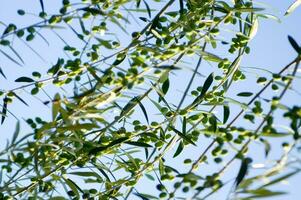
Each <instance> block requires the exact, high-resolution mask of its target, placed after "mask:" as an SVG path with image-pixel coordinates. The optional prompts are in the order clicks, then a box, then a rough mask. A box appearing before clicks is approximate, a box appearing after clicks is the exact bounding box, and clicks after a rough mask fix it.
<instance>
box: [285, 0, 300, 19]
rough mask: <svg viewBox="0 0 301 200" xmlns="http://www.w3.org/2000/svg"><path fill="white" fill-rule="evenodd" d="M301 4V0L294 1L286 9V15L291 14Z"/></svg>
mask: <svg viewBox="0 0 301 200" xmlns="http://www.w3.org/2000/svg"><path fill="white" fill-rule="evenodd" d="M300 5H301V0H296V1H295V2H294V3H292V4H291V5H290V6H289V7H288V9H287V10H286V12H285V14H284V15H289V14H291V13H292V12H293V11H294V10H295V9H296V8H297V7H298V6H300Z"/></svg>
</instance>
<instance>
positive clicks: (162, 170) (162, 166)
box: [159, 158, 165, 176]
mask: <svg viewBox="0 0 301 200" xmlns="http://www.w3.org/2000/svg"><path fill="white" fill-rule="evenodd" d="M159 173H160V175H161V176H162V175H163V174H165V170H164V163H163V160H162V158H160V159H159Z"/></svg>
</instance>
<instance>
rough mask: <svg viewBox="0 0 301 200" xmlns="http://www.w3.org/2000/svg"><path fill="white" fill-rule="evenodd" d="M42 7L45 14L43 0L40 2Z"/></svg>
mask: <svg viewBox="0 0 301 200" xmlns="http://www.w3.org/2000/svg"><path fill="white" fill-rule="evenodd" d="M40 5H41V9H42V12H45V8H44V2H43V0H40Z"/></svg>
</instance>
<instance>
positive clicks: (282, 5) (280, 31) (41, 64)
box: [0, 0, 301, 200]
mask: <svg viewBox="0 0 301 200" xmlns="http://www.w3.org/2000/svg"><path fill="white" fill-rule="evenodd" d="M44 2H45V8H46V10H47V11H49V12H51V11H54V10H55V8H57V6H58V5H60V2H61V1H50V0H48V1H47V0H45V1H44ZM292 2H293V1H288V0H276V1H275V0H267V1H260V5H259V6H262V5H263V6H264V7H267V8H268V9H267V10H266V11H265V13H269V14H273V15H275V16H277V17H279V18H280V20H281V23H279V22H277V21H275V20H270V19H262V18H261V19H260V24H259V29H258V32H257V35H256V36H255V38H254V39H253V40H252V42H251V45H250V46H251V53H250V54H249V55H247V56H245V57H244V59H243V62H242V66H244V67H260V68H264V69H267V70H270V71H273V72H278V71H279V70H280V69H281V68H283V66H285V65H286V64H287V63H289V62H290V61H292V60H293V59H294V58H295V56H296V53H295V51H294V50H293V48H292V47H291V45H290V44H289V42H288V40H287V36H288V35H291V36H293V37H294V38H295V39H296V41H298V42H299V44H301V28H300V21H301V8H298V9H297V10H296V11H295V12H294V13H292V14H291V15H289V16H287V17H284V13H285V11H286V9H287V8H288V7H289V5H290V4H291V3H292ZM18 8H22V9H24V10H26V11H29V12H31V13H39V12H40V5H39V1H38V0H31V1H26V2H25V1H20V0H11V1H4V2H2V5H1V7H0V21H1V22H10V21H11V22H16V23H18V24H20V27H22V26H24V25H28V23H29V22H30V20H34V21H36V20H37V19H38V18H37V17H35V16H34V15H30V14H29V15H27V16H26V18H21V17H20V16H18V15H17V13H16V10H17V9H18ZM66 34H67V33H66ZM68 36H69V35H68ZM72 37H73V36H72V35H70V37H69V38H68V39H69V40H72ZM48 38H49V40H50V41H51V40H52V39H53V40H55V36H54V35H47V39H48ZM74 39H75V38H74ZM14 45H16V49H20V51H21V52H20V54H21V55H22V57H24V60H25V65H24V66H23V67H20V66H16V65H15V64H12V63H11V62H10V61H9V60H7V58H5V57H4V56H2V55H0V60H1V63H0V67H1V68H2V70H3V71H4V72H5V74H6V76H7V77H8V80H4V79H3V78H2V77H0V85H1V89H11V88H14V87H17V86H20V84H16V83H14V80H15V79H16V78H17V77H20V76H25V75H30V74H31V72H32V71H34V70H37V71H42V72H43V70H44V71H46V70H47V67H48V66H50V65H51V64H54V63H55V62H56V59H57V56H58V52H57V49H58V48H61V45H60V44H56V43H51V44H50V45H49V46H48V45H47V44H46V43H45V42H42V41H41V40H37V41H33V42H32V43H31V45H32V46H33V47H38V48H39V53H40V54H41V55H42V57H43V58H45V60H46V61H43V60H41V59H39V58H38V57H37V56H36V55H34V53H33V52H31V51H29V50H28V49H26V48H25V47H24V44H21V43H17V42H16V43H15V44H14ZM18 47H19V48H18ZM219 53H220V54H221V55H222V54H223V52H219ZM204 66H206V64H204ZM203 69H205V70H204V71H202V69H201V73H203V74H208V72H206V68H205V67H204V68H203ZM184 74H185V73H184ZM187 75H189V73H187ZM181 77H184V76H181ZM173 79H174V82H173V83H176V84H178V85H176V86H175V87H176V88H178V91H177V92H178V93H177V95H178V96H179V94H181V91H183V86H185V83H186V82H187V81H188V79H179V76H176V75H175V76H174V77H173ZM297 83H300V81H297V82H296V83H295V84H294V87H295V89H297V90H298V89H299V88H300V84H297ZM234 87H239V89H240V90H247V91H248V90H250V91H254V90H253V89H254V87H256V86H253V85H252V84H245V83H244V84H243V85H237V84H236V85H235V86H234ZM48 89H49V90H50V91H51V90H52V89H51V88H48ZM236 93H237V90H234V91H233V95H235V94H236ZM230 95H231V94H230ZM22 97H24V99H25V100H26V101H28V102H29V104H30V105H35V106H34V107H32V106H31V107H25V106H24V105H23V104H21V103H17V102H16V103H14V104H13V106H12V107H11V108H10V109H11V111H12V112H13V113H14V114H15V115H16V116H18V117H20V116H21V117H22V116H23V117H25V116H28V115H32V114H33V115H34V116H37V115H41V116H43V117H44V118H46V119H50V117H51V112H50V108H47V107H45V105H43V104H42V103H41V102H40V100H38V99H32V98H31V96H30V95H28V94H26V92H23V93H22ZM176 97H177V96H176ZM46 98H47V96H46V95H44V96H41V99H42V100H45V99H46ZM300 100H301V98H300V96H299V95H297V94H292V95H290V96H287V97H286V98H285V99H284V101H285V103H288V104H297V105H300ZM15 124H16V119H14V118H13V117H12V116H9V117H8V118H7V119H6V122H5V123H4V125H2V126H0V133H2V134H0V141H1V145H0V147H2V146H3V145H5V141H6V140H7V139H9V138H11V136H12V133H13V130H14V127H15ZM21 130H24V132H26V131H30V129H29V127H27V126H26V125H25V124H22V129H21ZM275 144H276V145H275V146H277V141H275ZM261 150H262V149H261ZM280 151H281V150H280V149H273V154H275V155H277V154H278V153H279V152H280ZM187 153H189V152H187ZM190 153H191V152H190ZM251 153H252V154H254V155H255V154H256V152H251ZM192 154H194V152H192ZM261 154H262V153H261ZM260 159H261V158H258V160H260ZM175 164H176V163H175ZM234 166H235V165H234ZM237 167H238V165H236V168H237ZM235 173H236V171H235ZM300 180H301V174H300V175H297V176H294V177H292V178H290V180H289V184H287V185H283V186H278V188H281V189H284V190H288V191H289V192H290V194H289V195H288V196H285V197H284V198H285V199H289V200H295V199H299V196H300V187H299V186H300ZM143 187H144V186H140V188H139V187H138V189H143ZM222 197H223V193H218V194H217V196H215V197H212V198H210V199H222ZM271 199H279V200H280V199H283V197H278V198H271Z"/></svg>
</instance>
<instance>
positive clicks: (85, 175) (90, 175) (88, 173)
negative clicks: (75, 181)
mask: <svg viewBox="0 0 301 200" xmlns="http://www.w3.org/2000/svg"><path fill="white" fill-rule="evenodd" d="M69 174H72V175H76V176H83V177H95V178H96V179H97V180H99V181H102V177H101V176H100V175H99V174H98V173H96V172H92V171H90V172H70V173H69Z"/></svg>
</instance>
